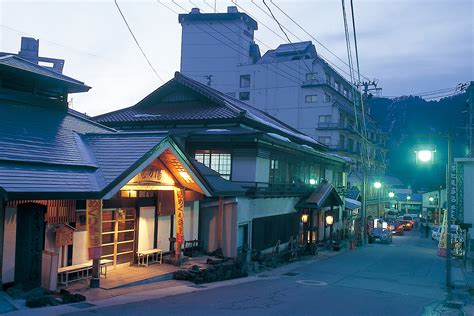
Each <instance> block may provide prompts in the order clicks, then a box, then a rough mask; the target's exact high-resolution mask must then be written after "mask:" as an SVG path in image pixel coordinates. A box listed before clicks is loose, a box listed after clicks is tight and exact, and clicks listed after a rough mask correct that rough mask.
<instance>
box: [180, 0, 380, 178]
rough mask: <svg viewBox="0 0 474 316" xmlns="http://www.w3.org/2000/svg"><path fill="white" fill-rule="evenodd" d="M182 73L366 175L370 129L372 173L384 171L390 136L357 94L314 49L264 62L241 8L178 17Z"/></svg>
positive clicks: (272, 55)
mask: <svg viewBox="0 0 474 316" xmlns="http://www.w3.org/2000/svg"><path fill="white" fill-rule="evenodd" d="M179 21H180V23H181V25H182V47H181V51H182V54H181V72H182V73H183V74H185V75H187V76H189V77H191V78H193V79H195V80H197V81H199V82H202V83H204V84H207V85H209V86H211V87H212V88H214V89H217V90H219V91H221V92H223V93H225V94H228V95H230V96H233V97H235V98H237V99H239V100H241V101H243V102H246V103H248V104H251V105H253V106H255V107H257V108H259V109H261V110H264V111H265V112H267V113H269V114H271V115H272V116H274V117H276V118H278V119H280V120H282V121H284V122H285V123H286V124H288V125H290V126H292V127H294V128H296V129H298V130H299V131H301V132H302V133H304V134H307V135H309V136H311V137H313V138H314V139H316V140H318V141H319V142H321V143H323V144H324V145H326V146H327V147H328V148H329V149H330V150H331V151H332V152H334V153H336V154H340V155H343V156H346V157H350V158H352V159H353V160H354V162H355V164H354V168H355V169H356V170H359V171H361V170H362V161H363V157H362V155H363V153H364V151H363V148H362V145H363V138H362V135H363V133H362V130H363V126H364V125H365V126H366V128H367V139H368V148H367V151H368V158H367V157H366V158H364V159H365V161H366V164H367V165H368V168H369V173H371V174H384V173H385V170H386V152H387V150H386V147H385V146H386V134H385V133H383V132H382V130H381V129H380V128H378V127H377V126H376V124H375V120H374V119H373V118H372V117H371V116H370V112H369V111H366V115H365V124H364V121H363V117H362V114H361V113H362V110H361V108H360V105H358V104H359V103H360V102H356V100H354V99H355V98H359V97H360V95H359V93H358V92H357V89H356V88H355V87H354V86H353V85H352V84H351V83H350V82H348V81H347V80H345V79H344V77H343V76H342V75H341V74H340V73H339V72H337V71H336V70H335V69H334V68H333V67H331V66H330V65H329V64H328V63H327V62H326V61H325V60H324V59H323V58H322V57H321V56H319V55H318V54H317V52H316V48H315V46H314V45H313V44H312V43H311V42H300V43H292V44H282V45H280V46H278V47H277V48H276V49H273V50H268V51H267V52H266V53H265V54H264V55H263V56H260V50H259V49H258V45H257V44H255V41H254V32H255V31H256V30H257V27H258V26H257V22H256V21H255V20H253V19H252V18H251V17H249V16H248V15H247V14H245V13H239V12H238V11H237V9H236V8H235V7H229V8H228V12H227V13H212V14H211V13H209V14H207V13H206V14H204V13H200V12H199V10H198V9H193V11H192V12H191V13H189V14H180V16H179Z"/></svg>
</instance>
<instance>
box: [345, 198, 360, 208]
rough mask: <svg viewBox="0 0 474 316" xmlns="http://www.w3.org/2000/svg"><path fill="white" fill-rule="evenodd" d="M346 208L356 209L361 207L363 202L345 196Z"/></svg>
mask: <svg viewBox="0 0 474 316" xmlns="http://www.w3.org/2000/svg"><path fill="white" fill-rule="evenodd" d="M345 202H346V209H350V210H355V209H357V208H360V207H361V203H360V202H359V201H357V200H354V199H349V198H345Z"/></svg>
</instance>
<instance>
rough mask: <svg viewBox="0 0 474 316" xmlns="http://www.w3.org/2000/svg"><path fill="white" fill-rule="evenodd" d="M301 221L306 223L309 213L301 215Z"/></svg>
mask: <svg viewBox="0 0 474 316" xmlns="http://www.w3.org/2000/svg"><path fill="white" fill-rule="evenodd" d="M301 221H302V222H303V223H305V224H306V223H307V222H308V214H303V215H301Z"/></svg>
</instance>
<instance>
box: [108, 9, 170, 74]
mask: <svg viewBox="0 0 474 316" xmlns="http://www.w3.org/2000/svg"><path fill="white" fill-rule="evenodd" d="M114 3H115V6H116V7H117V9H118V11H119V12H120V15H121V16H122V19H123V21H124V22H125V25H126V26H127V28H128V31H129V32H130V34H131V35H132V37H133V40H134V41H135V43H136V44H137V46H138V48H139V49H140V51H141V52H142V54H143V57H145V59H146V61H147V62H148V65H150V68H151V69H152V70H153V72H154V73H155V75H156V76H157V77H158V79H160V80H161V82H165V81H164V80H163V78H161V76H160V75H159V74H158V72H157V71H156V70H155V68H154V67H153V65H152V64H151V62H150V60H149V59H148V57H147V56H146V54H145V51H144V50H143V49H142V47H141V46H140V43H138V40H137V38H136V37H135V35H134V34H133V31H132V29H131V28H130V25H128V22H127V19H126V18H125V16H124V15H123V13H122V10H120V6H119V4H118V3H117V0H114Z"/></svg>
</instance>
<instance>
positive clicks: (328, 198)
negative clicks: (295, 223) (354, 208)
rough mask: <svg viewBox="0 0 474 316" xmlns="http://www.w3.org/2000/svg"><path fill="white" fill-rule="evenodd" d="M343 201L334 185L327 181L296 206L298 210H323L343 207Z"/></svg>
mask: <svg viewBox="0 0 474 316" xmlns="http://www.w3.org/2000/svg"><path fill="white" fill-rule="evenodd" d="M341 205H343V202H342V199H341V197H340V196H339V194H338V193H337V191H336V189H335V188H334V186H333V185H332V184H330V183H329V182H327V181H323V182H321V184H320V185H319V186H318V187H317V188H316V189H315V190H313V191H312V192H311V193H310V194H309V195H308V196H305V197H303V198H302V199H301V200H300V201H299V202H298V203H297V204H296V206H295V208H296V209H302V208H313V209H321V208H323V207H330V206H341Z"/></svg>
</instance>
